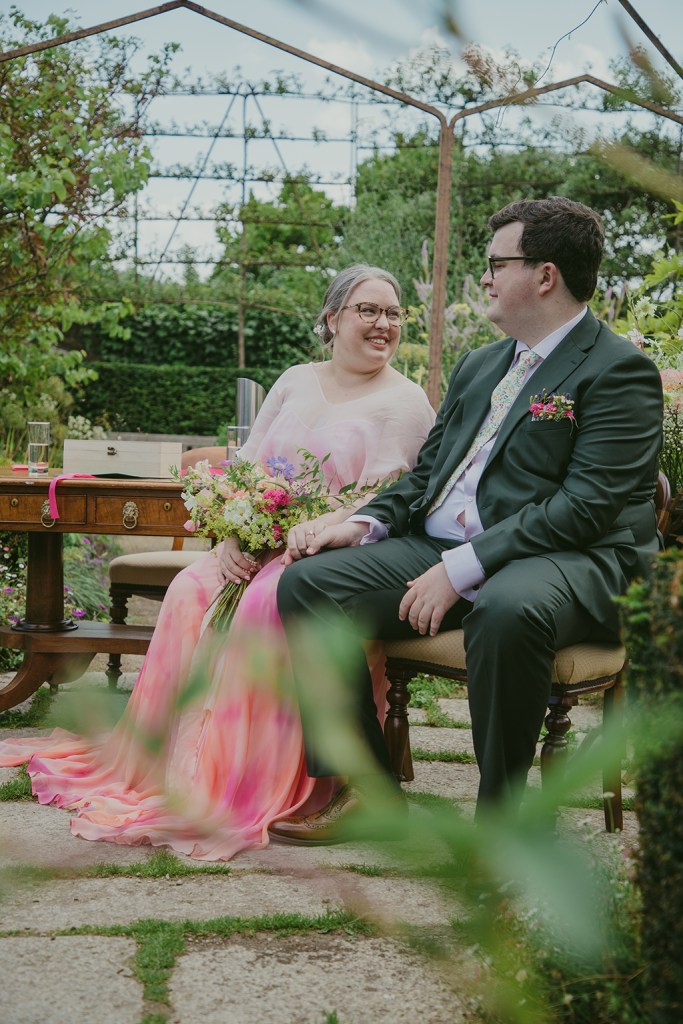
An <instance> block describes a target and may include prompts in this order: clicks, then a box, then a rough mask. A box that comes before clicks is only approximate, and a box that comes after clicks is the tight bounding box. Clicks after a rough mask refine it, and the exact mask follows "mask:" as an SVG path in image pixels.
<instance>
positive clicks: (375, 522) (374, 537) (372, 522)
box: [346, 516, 389, 545]
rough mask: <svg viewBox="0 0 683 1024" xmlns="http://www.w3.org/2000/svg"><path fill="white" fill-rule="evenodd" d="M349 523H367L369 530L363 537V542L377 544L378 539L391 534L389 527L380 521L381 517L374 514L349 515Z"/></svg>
mask: <svg viewBox="0 0 683 1024" xmlns="http://www.w3.org/2000/svg"><path fill="white" fill-rule="evenodd" d="M346 522H347V523H367V525H368V532H367V533H366V534H365V536H364V537H361V540H360V542H361V545H362V544H375V543H376V542H377V541H378V540H384V539H385V538H386V537H388V535H389V527H388V526H385V525H384V523H380V521H379V519H373V517H372V516H349V518H348V519H347V520H346Z"/></svg>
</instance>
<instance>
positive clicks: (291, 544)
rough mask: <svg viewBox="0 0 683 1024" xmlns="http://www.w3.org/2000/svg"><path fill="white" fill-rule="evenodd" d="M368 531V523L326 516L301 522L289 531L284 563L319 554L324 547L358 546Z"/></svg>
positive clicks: (289, 563)
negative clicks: (334, 519) (330, 519)
mask: <svg viewBox="0 0 683 1024" xmlns="http://www.w3.org/2000/svg"><path fill="white" fill-rule="evenodd" d="M367 532H368V525H367V523H334V522H330V521H329V520H327V521H325V516H321V517H320V519H314V520H312V521H311V522H309V523H299V525H298V526H295V527H293V528H292V529H291V530H290V531H289V535H288V537H287V550H286V551H285V553H284V555H283V556H282V564H283V565H285V566H286V565H291V564H292V562H297V561H298V560H299V559H300V558H306V557H307V556H308V555H317V553H318V552H319V551H322V549H323V548H350V547H356V546H357V545H358V544H360V542H361V538H362V537H364V536H365V534H366V533H367Z"/></svg>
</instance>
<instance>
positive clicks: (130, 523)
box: [123, 501, 140, 530]
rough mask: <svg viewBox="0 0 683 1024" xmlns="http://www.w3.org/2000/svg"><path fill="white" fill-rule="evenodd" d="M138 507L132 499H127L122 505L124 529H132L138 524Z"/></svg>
mask: <svg viewBox="0 0 683 1024" xmlns="http://www.w3.org/2000/svg"><path fill="white" fill-rule="evenodd" d="M139 515H140V509H139V508H138V507H137V505H136V504H135V502H134V501H127V502H126V503H125V504H124V506H123V525H124V527H125V528H126V530H134V529H135V527H136V526H137V525H138V517H139Z"/></svg>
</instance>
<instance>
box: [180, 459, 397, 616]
mask: <svg viewBox="0 0 683 1024" xmlns="http://www.w3.org/2000/svg"><path fill="white" fill-rule="evenodd" d="M299 455H300V456H301V467H300V469H299V471H298V472H297V470H296V467H295V466H294V465H293V464H292V463H291V462H289V460H288V459H287V458H285V457H284V456H274V457H273V458H270V459H267V460H266V462H265V464H262V463H255V462H248V461H247V460H246V459H245V460H242V459H235V460H234V461H233V462H230V463H226V464H225V465H224V466H223V467H221V468H216V467H213V466H210V465H209V463H208V462H206V461H205V462H199V463H197V465H196V466H194V467H193V468H191V469H187V470H186V471H185V472H184V473H183V475H182V483H183V485H184V490H183V493H182V496H183V500H184V502H185V507H186V508H187V510H188V512H189V513H190V518H189V519H188V521H187V522H186V523H185V529H186V530H187V531H188V532H189V533H194V534H197V536H200V537H207V536H210V537H215V538H216V539H217V540H219V541H221V540H225V538H227V537H235V538H236V539H237V540H238V541H239V545H240V548H241V550H242V551H244V552H245V553H247V554H249V555H251V556H253V558H254V559H255V560H258V559H261V558H263V556H264V555H267V554H268V552H271V551H275V550H277V549H278V548H281V547H282V546H283V545H284V544H285V542H286V540H287V534H288V533H289V531H290V530H291V529H292V527H294V526H297V525H298V524H299V523H304V522H308V521H310V520H313V519H317V518H319V517H320V516H322V515H324V514H325V513H326V512H331V511H334V510H336V509H338V508H339V507H340V506H343V505H348V504H351V503H352V502H353V501H355V500H357V499H358V498H359V497H361V496H362V495H363V494H365V493H368V492H370V491H372V492H373V493H374V492H376V491H377V490H378V484H377V483H375V484H368V485H365V486H363V487H361V488H360V489H356V484H355V483H352V484H348V485H347V486H345V487H343V488H341V490H340V491H339V492H336V493H335V494H331V493H330V488H329V485H328V483H327V481H326V479H325V472H324V465H325V463H326V462H327V460H328V459H329V457H330V456H329V455H326V456H325V457H324V458H323V459H317V458H316V457H315V455H313V454H312V453H311V452H308V451H306V450H305V449H303V448H301V449H299ZM177 476H178V479H180V474H177ZM247 585H248V581H246V580H242V582H240V583H230V582H229V583H227V584H226V585H225V587H224V588H223V590H222V592H221V594H220V595H219V597H218V598H217V599H216V602H215V607H214V612H213V615H212V618H211V625H212V626H213V627H214V628H216V629H227V628H228V627H229V625H230V622H231V621H232V618H233V616H234V614H235V611H236V610H237V605H238V604H239V601H240V599H241V597H242V595H243V593H244V591H245V590H246V587H247Z"/></svg>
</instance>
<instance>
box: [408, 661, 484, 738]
mask: <svg viewBox="0 0 683 1024" xmlns="http://www.w3.org/2000/svg"><path fill="white" fill-rule="evenodd" d="M408 689H409V690H410V707H412V708H420V709H421V710H422V711H424V712H425V715H426V716H427V722H426V724H427V725H431V726H433V727H436V728H442V729H469V728H470V723H469V722H458V721H455V720H454V719H453V718H451V716H450V715H447V714H446V713H445V712H444V711H442V710H441V708H440V707H439V704H438V701H439V698H440V697H462V696H463V695H464V694H466V693H467V690H466V688H465V687H463V686H461V685H460V684H459V683H456V682H454V681H453V680H452V679H444V678H442V677H441V676H426V675H424V674H422V673H420V675H417V676H415V678H414V679H412V680H411V681H410V683H409V685H408Z"/></svg>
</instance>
